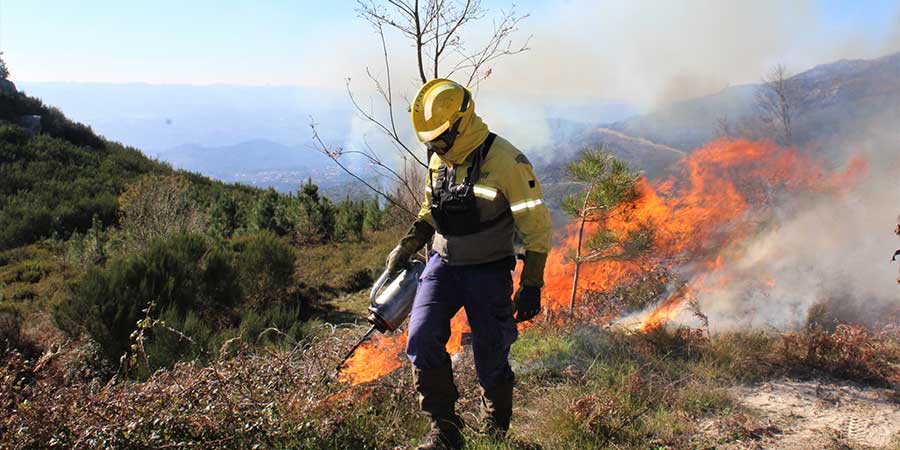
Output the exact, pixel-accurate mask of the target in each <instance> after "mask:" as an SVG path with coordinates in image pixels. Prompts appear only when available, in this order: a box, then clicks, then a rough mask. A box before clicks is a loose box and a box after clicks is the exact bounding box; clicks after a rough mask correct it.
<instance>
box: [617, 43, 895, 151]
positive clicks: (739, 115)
mask: <svg viewBox="0 0 900 450" xmlns="http://www.w3.org/2000/svg"><path fill="white" fill-rule="evenodd" d="M791 80H792V81H794V82H796V86H797V91H798V97H799V98H798V101H797V109H796V113H795V126H794V129H795V136H796V137H797V139H798V141H800V142H807V141H812V140H817V141H823V140H827V139H830V138H833V137H838V136H841V135H844V134H846V133H849V132H853V131H855V129H856V128H857V127H859V126H860V125H861V124H865V123H869V122H872V121H876V120H877V121H888V122H883V123H890V122H889V121H896V120H897V119H898V117H900V53H895V54H892V55H888V56H884V57H881V58H878V59H873V60H841V61H836V62H833V63H829V64H822V65H819V66H816V67H814V68H812V69H810V70H807V71H805V72H802V73H799V74H796V75H794V76H793V77H792V78H791ZM758 88H759V85H758V84H752V85H742V86H733V87H729V88H727V89H724V90H723V91H721V92H719V93H716V94H713V95H709V96H705V97H701V98H697V99H691V100H687V101H683V102H678V103H675V104H673V105H670V106H668V107H665V108H662V109H660V110H658V111H655V112H653V113H650V114H646V115H642V116H636V117H632V118H629V119H626V120H622V121H619V122H615V123H612V124H609V125H608V127H609V128H611V129H613V130H616V131H619V132H622V133H625V134H628V135H631V136H636V137H642V138H645V139H648V140H650V141H653V142H656V143H659V144H664V145H668V146H671V147H675V148H678V149H681V150H685V151H690V150H692V149H694V148H697V147H699V146H700V145H702V144H703V143H705V142H708V141H709V140H710V139H712V138H714V137H715V136H716V132H717V128H718V126H719V121H720V120H722V119H727V120H728V121H729V122H732V123H736V122H739V121H741V120H742V119H744V118H747V117H751V116H753V115H754V114H756V112H757V111H756V104H755V93H756V91H757V89H758Z"/></svg>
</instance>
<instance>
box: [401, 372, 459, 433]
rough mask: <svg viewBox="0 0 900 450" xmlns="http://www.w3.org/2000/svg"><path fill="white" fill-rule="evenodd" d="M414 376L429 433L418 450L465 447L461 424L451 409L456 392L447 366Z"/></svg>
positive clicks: (451, 374)
mask: <svg viewBox="0 0 900 450" xmlns="http://www.w3.org/2000/svg"><path fill="white" fill-rule="evenodd" d="M414 375H415V383H416V391H418V392H419V406H420V407H421V408H422V412H423V413H425V415H426V416H428V419H429V420H430V421H431V431H430V432H429V433H428V435H427V436H425V440H424V442H423V443H422V445H420V446H419V447H418V450H460V449H462V448H463V447H465V446H466V441H465V439H464V438H463V435H462V427H463V423H462V421H461V420H459V416H457V415H456V410H455V404H456V400H457V399H458V398H459V392H458V391H457V390H456V385H455V384H453V370H452V369H451V368H450V367H449V366H448V367H442V368H438V369H415V371H414Z"/></svg>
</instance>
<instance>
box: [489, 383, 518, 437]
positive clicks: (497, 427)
mask: <svg viewBox="0 0 900 450" xmlns="http://www.w3.org/2000/svg"><path fill="white" fill-rule="evenodd" d="M515 384H516V383H515V378H511V379H510V380H509V381H506V382H503V383H500V384H497V385H495V386H493V387H491V388H490V389H485V388H484V387H482V388H481V416H482V426H481V432H482V433H483V434H486V435H488V436H490V437H492V438H494V439H497V440H504V439H506V432H507V431H509V421H510V419H511V418H512V405H513V386H515Z"/></svg>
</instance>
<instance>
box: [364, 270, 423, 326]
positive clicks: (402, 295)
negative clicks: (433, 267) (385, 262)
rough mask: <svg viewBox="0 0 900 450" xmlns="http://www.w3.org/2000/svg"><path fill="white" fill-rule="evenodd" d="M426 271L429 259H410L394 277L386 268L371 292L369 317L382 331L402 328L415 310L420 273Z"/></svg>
mask: <svg viewBox="0 0 900 450" xmlns="http://www.w3.org/2000/svg"><path fill="white" fill-rule="evenodd" d="M424 271H425V263H423V262H421V261H410V262H409V264H408V266H407V268H406V269H404V270H403V271H402V272H400V273H399V274H397V276H396V277H394V278H391V276H390V274H389V273H388V272H387V271H385V272H384V273H382V274H381V276H380V277H378V280H377V281H375V285H374V286H372V292H370V293H369V302H370V303H371V305H370V306H369V317H368V320H369V322H370V323H372V325H373V326H374V327H375V328H376V329H378V331H380V332H381V333H387V332H389V331H394V330H396V329H397V328H400V325H402V324H403V321H405V320H406V317H407V316H409V313H410V311H412V306H413V300H415V298H416V289H417V288H418V287H419V277H420V276H422V272H424Z"/></svg>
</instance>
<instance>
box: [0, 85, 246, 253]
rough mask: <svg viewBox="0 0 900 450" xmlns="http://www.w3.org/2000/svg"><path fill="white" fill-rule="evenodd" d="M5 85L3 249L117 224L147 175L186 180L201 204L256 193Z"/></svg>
mask: <svg viewBox="0 0 900 450" xmlns="http://www.w3.org/2000/svg"><path fill="white" fill-rule="evenodd" d="M4 81H5V80H4ZM6 83H7V84H5V85H4V87H5V89H2V90H0V211H2V214H0V250H3V249H9V248H13V247H17V246H21V245H25V244H29V243H32V242H35V241H37V240H40V239H42V238H47V237H52V236H58V237H60V238H68V237H69V236H70V235H71V234H72V233H73V232H76V231H82V232H83V231H85V230H87V229H89V228H90V227H91V224H92V222H93V220H94V218H96V219H97V220H99V221H100V222H101V223H103V224H107V225H111V224H115V223H116V220H117V210H118V197H119V195H120V194H121V193H122V192H123V191H124V189H125V187H126V186H127V185H129V184H131V183H133V182H135V181H136V180H137V179H138V178H139V177H141V176H142V175H147V174H157V175H172V174H176V173H177V174H180V175H182V176H183V177H184V178H185V179H186V180H188V181H189V183H190V184H191V186H192V188H193V190H194V191H196V193H195V195H196V196H197V200H198V202H199V203H208V202H210V201H211V199H212V198H213V193H214V192H215V191H222V190H226V189H227V190H231V191H244V192H245V193H249V192H250V191H255V189H253V188H249V187H242V186H235V185H225V184H223V183H219V182H215V181H213V180H210V179H209V178H206V177H203V176H200V175H197V174H193V173H188V172H181V171H175V170H173V169H172V168H171V167H170V166H168V165H167V164H165V163H161V162H159V161H155V160H152V159H150V158H148V157H146V156H145V155H144V154H143V153H141V152H140V151H139V150H137V149H134V148H131V147H126V146H124V145H122V144H119V143H116V142H111V141H108V140H106V139H104V138H103V137H101V136H97V135H96V134H95V133H94V132H93V131H92V130H91V128H90V127H88V126H85V125H83V124H80V123H75V122H73V121H71V120H69V119H67V118H66V117H65V115H63V113H62V112H61V111H60V110H58V109H56V108H53V107H49V106H47V105H44V104H43V103H42V102H41V101H40V100H39V99H37V98H33V97H29V96H27V95H25V94H24V93H22V92H19V91H17V90H16V89H15V87H14V86H12V83H10V82H8V81H6Z"/></svg>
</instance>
